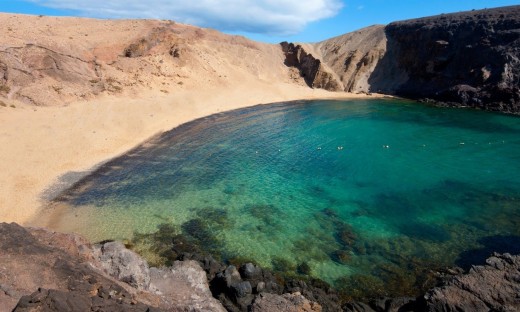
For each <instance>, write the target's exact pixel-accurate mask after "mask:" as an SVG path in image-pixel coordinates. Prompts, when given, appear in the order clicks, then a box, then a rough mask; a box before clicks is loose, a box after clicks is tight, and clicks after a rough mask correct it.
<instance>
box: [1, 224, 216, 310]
mask: <svg viewBox="0 0 520 312" xmlns="http://www.w3.org/2000/svg"><path fill="white" fill-rule="evenodd" d="M0 251H1V252H0V263H1V265H0V311H11V310H13V309H14V310H15V311H163V310H165V311H188V310H189V311H225V310H224V308H223V307H222V305H221V304H220V303H219V302H218V300H216V299H214V298H213V297H212V296H211V292H210V291H209V286H208V282H207V280H206V274H205V272H204V271H203V270H202V269H201V268H200V266H199V265H198V264H196V263H192V262H186V263H182V264H175V265H174V266H173V267H171V268H164V269H155V268H153V269H149V268H148V264H147V263H146V262H145V261H144V260H142V259H141V258H140V257H139V256H137V255H136V254H135V253H133V252H132V251H130V250H127V249H126V248H125V246H124V245H123V244H121V243H114V242H109V243H105V244H102V245H98V246H94V247H93V246H91V245H90V244H89V243H88V242H87V241H85V240H84V239H82V238H81V237H79V236H76V235H68V234H61V233H55V232H50V231H47V230H44V229H25V228H23V227H21V226H19V225H17V224H14V223H12V224H6V223H2V224H0Z"/></svg>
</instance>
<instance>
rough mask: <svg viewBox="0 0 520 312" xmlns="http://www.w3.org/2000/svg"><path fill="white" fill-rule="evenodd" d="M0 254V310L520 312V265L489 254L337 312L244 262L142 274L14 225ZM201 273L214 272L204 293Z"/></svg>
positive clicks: (315, 291) (332, 304) (127, 256)
mask: <svg viewBox="0 0 520 312" xmlns="http://www.w3.org/2000/svg"><path fill="white" fill-rule="evenodd" d="M0 251H1V252H0V263H1V265H0V311H12V310H14V311H163V310H166V311H222V312H223V311H226V310H227V311H254V312H262V311H263V312H269V311H309V312H311V311H366V312H371V311H429V312H433V311H435V312H437V311H516V310H518V307H520V297H518V294H519V293H520V256H512V255H510V254H495V255H494V256H492V257H490V258H488V259H487V261H486V264H485V265H482V266H473V267H471V268H470V270H469V271H468V272H467V273H465V274H462V273H460V270H459V271H457V270H449V275H448V276H451V277H444V278H443V279H444V282H443V283H442V285H440V286H438V287H435V288H433V289H431V290H430V291H428V292H427V293H426V294H425V295H424V296H421V297H419V298H381V299H375V300H372V301H370V302H368V303H360V302H350V303H347V304H344V305H343V306H340V305H339V303H340V302H341V299H340V298H339V297H338V296H337V295H336V294H335V293H334V291H333V290H332V289H329V288H328V287H327V285H324V284H321V285H320V284H319V282H313V281H312V280H307V281H303V280H298V279H293V280H291V279H287V280H285V281H283V282H282V281H281V280H282V279H284V277H282V276H278V275H276V274H273V273H271V272H270V271H268V270H265V269H262V268H260V267H258V266H255V265H253V264H251V263H246V264H243V265H241V266H239V268H238V269H237V267H235V266H233V265H229V266H227V267H220V269H218V268H217V265H215V264H214V263H213V265H209V264H208V265H206V266H205V267H206V270H203V269H202V268H201V265H200V264H199V263H198V261H193V260H185V261H175V262H174V263H173V265H172V266H170V267H165V268H148V265H147V264H146V262H145V261H143V260H142V259H141V258H140V257H139V256H137V255H136V254H135V253H133V252H132V251H130V250H127V249H126V248H125V246H124V245H123V244H121V243H115V242H105V243H103V244H100V245H98V246H95V247H93V246H91V245H90V244H89V243H88V242H86V241H85V240H84V239H82V238H81V237H79V236H77V235H70V234H61V233H55V232H50V231H47V230H45V229H26V228H23V227H21V226H19V225H17V224H14V223H13V224H6V223H1V224H0ZM181 256H186V255H181ZM192 256H193V254H192ZM201 259H205V260H204V261H206V262H208V261H207V260H208V259H209V258H208V257H205V258H201ZM213 261H214V260H213ZM209 262H211V261H209ZM209 262H208V263H209ZM209 272H216V273H215V275H214V277H213V278H212V281H211V291H210V287H209V285H208V276H209V275H208V273H209ZM107 273H110V275H108V274H107ZM123 281H125V282H123ZM136 287H139V289H137V288H136ZM213 296H215V297H217V298H219V299H220V301H221V302H222V303H223V305H224V306H223V305H222V304H221V303H220V302H219V301H218V300H216V299H215V298H214V297H213Z"/></svg>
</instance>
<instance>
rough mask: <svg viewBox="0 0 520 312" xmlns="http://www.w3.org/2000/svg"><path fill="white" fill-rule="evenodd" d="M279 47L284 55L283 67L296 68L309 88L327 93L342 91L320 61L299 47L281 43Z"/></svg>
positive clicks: (332, 75) (341, 87)
mask: <svg viewBox="0 0 520 312" xmlns="http://www.w3.org/2000/svg"><path fill="white" fill-rule="evenodd" d="M280 45H281V47H282V51H283V53H284V54H285V65H287V66H289V67H294V68H297V69H298V70H299V72H300V75H301V77H303V79H304V80H305V83H306V84H307V85H308V86H309V87H311V88H319V89H325V90H329V91H341V90H343V86H342V85H341V83H339V82H338V80H337V79H336V77H334V74H333V73H332V72H331V71H330V70H328V69H327V68H326V66H325V65H324V64H322V62H321V60H320V59H319V58H317V57H315V56H314V55H312V54H311V53H309V52H308V51H306V50H305V49H304V48H303V47H302V46H301V45H295V44H294V43H288V42H282V43H281V44H280Z"/></svg>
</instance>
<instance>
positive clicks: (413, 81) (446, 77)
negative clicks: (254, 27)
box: [314, 6, 520, 114]
mask: <svg viewBox="0 0 520 312" xmlns="http://www.w3.org/2000/svg"><path fill="white" fill-rule="evenodd" d="M314 48H315V49H318V50H319V51H320V52H321V55H323V61H324V62H325V63H326V64H327V65H328V66H329V67H330V68H331V69H332V70H333V71H334V72H335V73H336V74H337V76H339V77H341V82H342V84H343V86H344V88H343V89H344V90H345V91H350V92H359V91H361V92H380V93H385V94H395V95H398V96H403V97H408V98H413V99H420V100H426V101H432V102H436V103H438V104H440V105H448V106H458V107H460V106H468V107H474V108H479V109H484V110H492V111H500V112H506V113H515V114H518V113H520V6H511V7H504V8H496V9H487V10H478V11H470V12H460V13H453V14H442V15H439V16H432V17H426V18H419V19H413V20H407V21H401V22H394V23H391V24H389V25H387V26H386V27H383V26H372V27H368V28H365V29H361V30H359V31H356V32H353V33H349V34H346V35H343V36H339V37H336V38H332V39H329V40H325V41H323V42H320V43H318V44H316V45H315V47H314Z"/></svg>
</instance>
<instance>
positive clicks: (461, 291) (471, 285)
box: [424, 254, 520, 312]
mask: <svg viewBox="0 0 520 312" xmlns="http://www.w3.org/2000/svg"><path fill="white" fill-rule="evenodd" d="M519 294H520V256H512V255H510V254H503V255H500V254H495V255H494V256H492V257H490V258H488V259H487V260H486V265H482V266H474V267H472V268H471V269H470V270H469V272H468V273H467V274H463V275H460V276H457V277H455V278H453V280H451V281H449V282H447V283H446V284H445V285H444V286H442V287H436V288H434V289H432V290H430V291H429V292H428V293H427V294H426V295H425V296H424V299H425V306H426V309H425V311H431V312H433V311H435V312H440V311H518V310H519V309H520V297H519Z"/></svg>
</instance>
